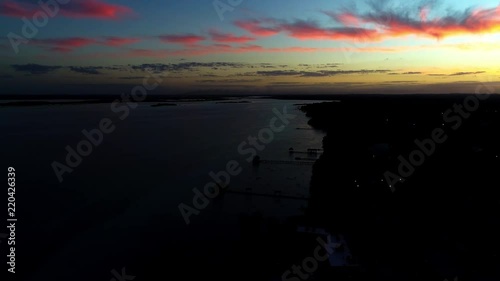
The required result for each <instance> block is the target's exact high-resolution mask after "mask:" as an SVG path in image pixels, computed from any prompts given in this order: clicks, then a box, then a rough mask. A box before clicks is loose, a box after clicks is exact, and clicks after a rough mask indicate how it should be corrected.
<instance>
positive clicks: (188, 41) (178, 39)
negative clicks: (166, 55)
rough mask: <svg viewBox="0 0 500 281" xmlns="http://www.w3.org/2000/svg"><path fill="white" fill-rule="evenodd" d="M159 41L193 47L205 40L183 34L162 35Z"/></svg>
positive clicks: (200, 37) (201, 37)
mask: <svg viewBox="0 0 500 281" xmlns="http://www.w3.org/2000/svg"><path fill="white" fill-rule="evenodd" d="M159 38H160V40H161V41H162V42H165V43H175V44H183V45H193V44H197V43H199V42H201V41H204V40H205V37H203V36H198V35H193V34H185V35H163V36H159Z"/></svg>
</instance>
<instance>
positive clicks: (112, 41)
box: [103, 36, 141, 47]
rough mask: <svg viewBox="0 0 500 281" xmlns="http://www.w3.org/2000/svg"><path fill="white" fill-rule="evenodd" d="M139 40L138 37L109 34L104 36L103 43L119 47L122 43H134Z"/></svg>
mask: <svg viewBox="0 0 500 281" xmlns="http://www.w3.org/2000/svg"><path fill="white" fill-rule="evenodd" d="M140 41H141V39H140V38H124V37H114V36H109V37H105V38H104V40H103V44H104V45H106V46H111V47H120V46H124V45H129V44H134V43H137V42H140Z"/></svg>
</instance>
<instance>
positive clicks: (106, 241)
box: [0, 99, 324, 280]
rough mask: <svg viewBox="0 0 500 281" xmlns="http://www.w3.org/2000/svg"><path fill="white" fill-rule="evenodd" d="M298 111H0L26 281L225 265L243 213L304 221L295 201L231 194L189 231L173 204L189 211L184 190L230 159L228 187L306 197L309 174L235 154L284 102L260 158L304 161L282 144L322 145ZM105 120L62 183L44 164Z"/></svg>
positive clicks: (224, 107)
mask: <svg viewBox="0 0 500 281" xmlns="http://www.w3.org/2000/svg"><path fill="white" fill-rule="evenodd" d="M297 103H301V104H302V103H311V102H309V101H283V100H268V99H253V100H251V103H241V104H221V103H216V102H193V103H180V104H179V106H176V107H173V106H166V107H151V104H148V103H144V104H141V105H140V106H139V107H138V108H136V109H133V110H131V112H130V116H129V117H128V118H126V119H125V120H123V121H121V120H119V119H118V115H117V114H116V113H113V112H112V111H111V110H110V105H109V104H89V105H54V106H32V107H3V108H0V129H1V131H2V132H3V133H2V135H0V144H1V145H2V148H3V149H2V153H3V154H2V157H1V158H2V163H3V166H4V167H7V166H13V167H15V168H16V176H17V179H16V180H17V188H16V193H17V198H16V201H17V216H18V219H19V223H18V225H19V228H18V230H17V232H18V236H19V238H18V239H19V246H18V247H19V249H20V250H19V251H20V252H19V254H18V255H19V256H20V257H19V264H20V265H19V266H21V265H23V267H24V268H25V270H24V274H26V280H42V279H43V278H46V277H48V276H50V277H52V278H54V279H53V280H63V279H64V278H69V279H66V280H109V279H110V278H111V277H112V276H111V275H110V270H111V269H113V268H117V269H121V268H122V267H126V266H127V265H128V267H127V268H128V271H130V272H131V273H133V272H132V271H133V270H134V264H136V263H137V261H138V259H139V257H141V260H142V261H143V258H144V257H148V258H150V259H152V260H153V259H155V260H158V259H159V257H162V256H168V255H173V254H174V253H176V254H182V255H183V256H185V257H188V258H193V259H207V260H209V259H214V258H215V259H217V258H219V259H220V260H224V259H228V258H230V257H231V251H233V250H232V249H231V247H230V246H223V247H221V246H220V245H231V243H233V242H234V241H237V240H238V239H239V238H240V229H239V223H238V220H239V216H240V215H241V214H255V213H258V214H261V215H262V216H264V217H270V218H274V219H277V220H285V219H286V218H289V217H291V216H296V215H300V214H302V211H301V210H302V209H303V207H305V204H307V203H306V201H303V200H290V199H280V200H277V199H276V198H271V197H261V196H249V195H242V194H232V193H226V194H225V195H224V196H223V197H221V198H217V199H216V200H213V201H212V203H211V204H210V206H209V207H207V208H206V209H205V210H202V211H201V213H200V215H197V216H192V217H191V224H190V225H189V226H187V225H186V224H185V222H184V220H183V218H182V217H181V215H180V212H179V209H178V205H179V204H180V203H186V204H189V205H192V198H193V192H192V189H193V188H199V189H202V188H203V186H204V185H205V184H206V183H208V182H210V181H211V179H210V177H209V176H208V173H209V172H211V171H214V172H218V171H220V170H223V169H225V166H226V163H227V162H228V161H230V160H236V161H238V162H239V163H240V165H241V167H242V169H243V171H242V173H241V174H240V175H238V176H236V177H232V178H231V184H230V186H231V188H234V189H235V190H246V189H247V188H251V189H252V191H254V192H258V193H267V194H272V191H273V190H280V191H282V193H283V194H284V195H293V196H307V195H308V189H309V181H310V177H311V169H312V166H308V165H306V166H295V165H286V164H285V165H276V164H262V165H260V166H259V167H258V168H255V167H253V166H252V165H251V164H250V163H248V162H247V160H246V158H248V155H240V153H238V149H237V148H238V145H239V144H240V143H241V142H243V141H246V140H247V138H248V136H250V135H251V136H257V134H258V132H259V130H261V129H262V128H265V127H268V126H269V122H270V120H271V118H273V117H274V113H273V108H276V109H278V110H279V111H282V110H283V107H284V106H286V108H287V110H288V112H289V113H291V114H294V115H296V118H295V119H293V120H291V123H290V124H289V125H288V126H286V128H285V130H284V131H283V132H281V133H277V134H275V137H274V140H273V141H272V142H271V143H270V144H268V145H266V147H265V149H264V150H263V151H261V152H259V155H260V156H261V158H263V159H270V160H292V159H293V157H297V156H299V157H308V156H307V155H295V156H290V154H289V153H288V148H289V147H293V148H294V149H295V150H296V151H305V150H307V149H308V148H321V142H322V138H323V136H324V133H323V132H321V131H316V130H312V129H311V128H310V127H309V126H308V125H307V121H308V118H307V117H305V115H304V114H303V113H302V112H300V111H299V110H298V108H297V106H296V105H294V104H297ZM105 117H109V118H110V119H112V120H113V121H115V125H116V129H115V131H114V132H113V133H111V134H108V135H105V137H104V141H103V143H102V144H101V145H99V146H98V147H96V148H94V150H93V152H92V154H91V155H90V156H88V157H85V158H84V159H83V161H82V163H81V164H80V166H78V167H77V168H75V169H74V171H73V172H72V173H71V174H65V175H64V181H63V182H62V183H59V182H58V180H57V177H56V176H55V174H54V171H53V170H52V167H51V163H52V162H53V161H58V162H61V163H64V158H65V156H66V151H65V147H66V146H67V145H70V146H71V147H75V146H76V144H77V143H78V142H79V141H80V140H82V139H84V136H83V135H82V133H81V131H82V130H83V129H87V130H91V129H94V128H97V126H98V124H99V121H100V120H101V119H102V118H105ZM297 128H309V129H301V130H298V129H297ZM207 241H210V243H207ZM214 243H215V245H219V246H217V247H216V246H214ZM214 247H216V248H214ZM28 268H29V270H28ZM137 270H139V269H137ZM75 272H80V273H79V274H77V276H75V274H74V273H75ZM96 275H99V276H102V277H99V278H97V277H96Z"/></svg>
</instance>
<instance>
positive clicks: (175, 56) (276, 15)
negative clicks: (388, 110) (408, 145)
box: [0, 0, 500, 94]
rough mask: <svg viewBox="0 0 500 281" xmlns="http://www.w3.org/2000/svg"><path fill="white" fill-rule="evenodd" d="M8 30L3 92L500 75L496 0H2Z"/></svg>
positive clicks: (462, 82)
mask: <svg viewBox="0 0 500 281" xmlns="http://www.w3.org/2000/svg"><path fill="white" fill-rule="evenodd" d="M0 34H2V37H1V38H0V57H1V60H0V83H1V85H2V88H3V91H1V92H0V94H60V93H66V94H74V93H78V94H84V93H87V94H92V93H96V94H100V93H108V94H113V92H114V91H118V90H121V89H124V88H126V87H133V85H136V84H140V83H141V81H142V80H143V78H144V77H145V76H147V75H148V72H147V71H154V72H155V73H156V74H157V75H159V76H160V77H162V80H161V81H162V82H161V87H160V88H159V89H158V90H157V91H158V93H159V94H169V93H173V94H178V93H183V92H189V91H199V90H221V91H222V90H223V91H242V90H244V91H249V92H255V93H303V94H309V93H461V92H463V93H471V92H474V91H475V89H476V88H477V87H478V85H481V84H483V85H485V84H487V85H489V86H492V87H497V86H500V83H499V81H500V73H499V70H498V65H500V48H499V47H500V3H499V1H498V0H497V1H493V0H480V1H463V0H423V1H400V0H372V1H352V0H349V1H348V0H335V1H332V0H311V1H303V0H274V1H264V0H251V1H250V0H215V1H214V0H196V1H195V0H184V1H172V0H165V1H137V0H122V1H114V0H41V1H38V0H0Z"/></svg>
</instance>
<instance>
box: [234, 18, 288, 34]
mask: <svg viewBox="0 0 500 281" xmlns="http://www.w3.org/2000/svg"><path fill="white" fill-rule="evenodd" d="M234 24H235V25H236V26H238V27H239V28H241V29H244V30H246V31H248V32H250V33H251V34H253V35H256V36H264V37H267V36H273V35H276V34H278V33H279V32H280V30H279V29H276V28H274V27H269V26H267V27H266V26H262V24H271V25H272V24H274V21H273V20H246V21H236V22H235V23H234Z"/></svg>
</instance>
